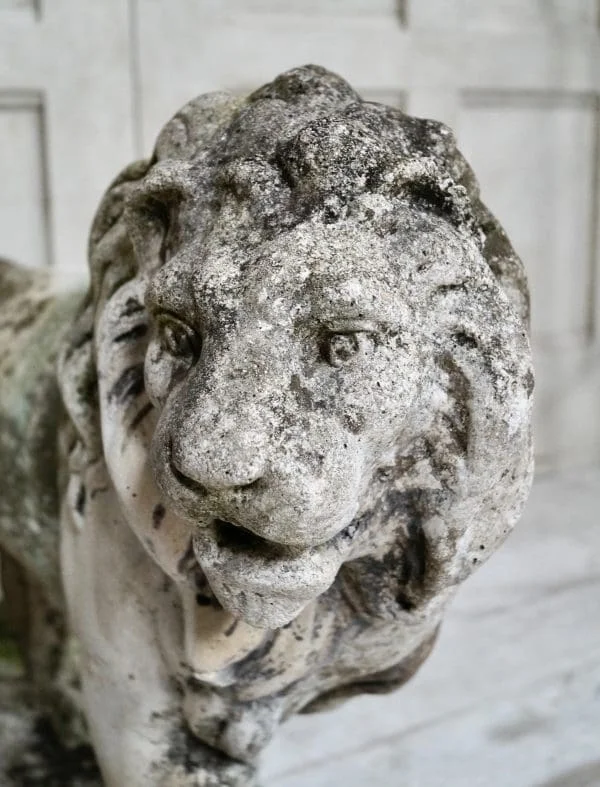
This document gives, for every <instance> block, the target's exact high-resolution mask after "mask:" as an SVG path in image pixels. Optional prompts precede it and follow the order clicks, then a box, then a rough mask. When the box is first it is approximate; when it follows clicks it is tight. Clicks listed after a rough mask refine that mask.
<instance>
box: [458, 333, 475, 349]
mask: <svg viewBox="0 0 600 787" xmlns="http://www.w3.org/2000/svg"><path fill="white" fill-rule="evenodd" d="M454 339H455V341H456V343H457V344H458V345H459V346H460V347H467V348H468V349H470V350H476V349H477V346H478V345H477V339H475V337H474V336H471V335H470V334H468V333H466V332H465V331H458V332H457V333H455V334H454Z"/></svg>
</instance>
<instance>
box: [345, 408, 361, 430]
mask: <svg viewBox="0 0 600 787" xmlns="http://www.w3.org/2000/svg"><path fill="white" fill-rule="evenodd" d="M344 424H345V426H346V428H347V429H348V430H349V431H350V432H352V434H360V432H361V431H362V429H363V426H364V421H363V419H362V418H361V417H360V416H359V415H358V414H357V413H345V414H344Z"/></svg>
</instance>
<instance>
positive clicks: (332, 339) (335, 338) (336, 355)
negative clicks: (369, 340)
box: [322, 333, 361, 367]
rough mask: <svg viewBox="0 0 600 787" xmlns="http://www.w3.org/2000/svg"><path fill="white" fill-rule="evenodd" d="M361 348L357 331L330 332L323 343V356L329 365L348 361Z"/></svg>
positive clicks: (339, 364)
mask: <svg viewBox="0 0 600 787" xmlns="http://www.w3.org/2000/svg"><path fill="white" fill-rule="evenodd" d="M360 350H361V335H360V334H359V333H330V334H329V335H328V336H327V337H326V338H325V341H324V343H323V348H322V352H323V356H324V358H325V360H326V361H327V363H329V364H331V366H335V367H340V366H344V365H345V364H347V363H349V362H350V361H351V360H352V359H353V358H354V357H355V356H356V355H358V353H359V352H360Z"/></svg>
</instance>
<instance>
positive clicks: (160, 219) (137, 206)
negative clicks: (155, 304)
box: [124, 160, 193, 272]
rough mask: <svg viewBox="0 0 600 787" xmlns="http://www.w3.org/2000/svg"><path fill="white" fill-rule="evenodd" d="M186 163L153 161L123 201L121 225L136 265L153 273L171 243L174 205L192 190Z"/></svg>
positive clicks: (172, 238) (174, 217)
mask: <svg viewBox="0 0 600 787" xmlns="http://www.w3.org/2000/svg"><path fill="white" fill-rule="evenodd" d="M192 187H193V182H192V179H191V177H190V165H189V164H187V163H184V162H181V161H170V160H168V161H164V162H160V163H158V164H155V165H154V166H153V167H152V169H151V170H150V171H149V173H148V174H147V175H146V177H144V178H143V179H142V180H141V181H140V183H139V184H138V186H137V187H136V188H135V189H134V190H133V191H132V193H131V194H130V195H129V197H128V199H127V201H126V203H125V211H124V217H125V224H126V226H127V231H128V235H129V239H130V242H131V245H132V248H133V252H134V255H135V258H136V260H137V264H138V266H139V268H140V270H142V272H153V271H155V270H156V269H157V268H159V267H160V266H161V265H163V264H164V262H165V261H166V257H167V253H168V248H169V245H173V244H174V243H175V237H174V236H175V235H176V233H177V221H176V215H177V208H178V207H179V206H180V205H181V203H182V202H183V201H184V200H185V198H186V197H188V196H189V195H190V194H191V193H192Z"/></svg>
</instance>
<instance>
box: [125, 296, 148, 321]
mask: <svg viewBox="0 0 600 787" xmlns="http://www.w3.org/2000/svg"><path fill="white" fill-rule="evenodd" d="M143 311H144V306H143V304H141V303H140V302H139V301H138V300H136V298H127V300H126V301H125V308H124V309H123V311H122V312H121V317H131V315H132V314H139V313H140V312H143Z"/></svg>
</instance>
